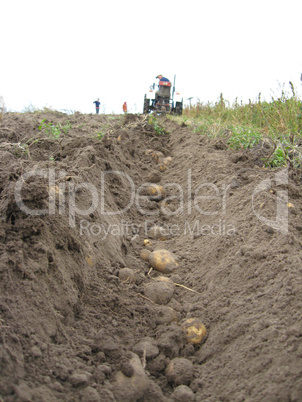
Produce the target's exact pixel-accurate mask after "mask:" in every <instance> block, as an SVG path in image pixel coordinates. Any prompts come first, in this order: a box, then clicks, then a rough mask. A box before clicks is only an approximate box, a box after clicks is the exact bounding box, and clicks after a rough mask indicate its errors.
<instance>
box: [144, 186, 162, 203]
mask: <svg viewBox="0 0 302 402" xmlns="http://www.w3.org/2000/svg"><path fill="white" fill-rule="evenodd" d="M145 195H147V196H148V197H149V199H150V200H152V201H160V200H162V199H163V198H165V189H164V188H163V186H159V185H158V184H152V185H150V186H148V187H146V189H145Z"/></svg>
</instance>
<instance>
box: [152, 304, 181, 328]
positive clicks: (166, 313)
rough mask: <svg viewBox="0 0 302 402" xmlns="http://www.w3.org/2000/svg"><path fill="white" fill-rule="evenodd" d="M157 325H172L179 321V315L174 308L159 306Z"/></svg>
mask: <svg viewBox="0 0 302 402" xmlns="http://www.w3.org/2000/svg"><path fill="white" fill-rule="evenodd" d="M155 319H156V324H158V325H162V324H170V323H171V322H173V321H176V322H177V321H178V313H177V311H175V310H174V309H173V308H172V307H169V306H158V307H157V309H156V317H155Z"/></svg>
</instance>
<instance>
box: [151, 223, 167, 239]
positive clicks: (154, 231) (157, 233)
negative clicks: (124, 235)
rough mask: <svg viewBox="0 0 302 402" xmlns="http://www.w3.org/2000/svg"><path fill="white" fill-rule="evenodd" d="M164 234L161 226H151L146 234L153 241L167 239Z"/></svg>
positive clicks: (164, 231)
mask: <svg viewBox="0 0 302 402" xmlns="http://www.w3.org/2000/svg"><path fill="white" fill-rule="evenodd" d="M166 232H167V231H166V230H165V228H163V227H162V226H152V227H151V228H150V229H149V232H148V234H149V236H150V237H151V239H154V240H166V239H167V237H168V236H167V233H166Z"/></svg>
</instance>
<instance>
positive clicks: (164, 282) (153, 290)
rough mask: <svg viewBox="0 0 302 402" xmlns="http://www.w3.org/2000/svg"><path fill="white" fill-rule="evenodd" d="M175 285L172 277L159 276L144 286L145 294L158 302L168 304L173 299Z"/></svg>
mask: <svg viewBox="0 0 302 402" xmlns="http://www.w3.org/2000/svg"><path fill="white" fill-rule="evenodd" d="M174 290H175V285H174V283H173V281H171V279H169V278H166V277H164V276H159V277H158V278H156V279H154V280H153V281H152V282H149V283H147V284H146V285H145V287H144V293H145V295H146V296H147V297H148V298H149V299H150V300H152V301H153V302H154V303H157V304H167V303H169V301H170V300H171V298H172V296H173V293H174Z"/></svg>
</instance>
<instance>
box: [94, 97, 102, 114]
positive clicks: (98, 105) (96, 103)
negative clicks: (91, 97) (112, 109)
mask: <svg viewBox="0 0 302 402" xmlns="http://www.w3.org/2000/svg"><path fill="white" fill-rule="evenodd" d="M93 103H95V112H96V114H99V113H100V104H101V102H100V98H97V100H96V101H94V102H93Z"/></svg>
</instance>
